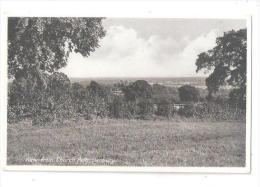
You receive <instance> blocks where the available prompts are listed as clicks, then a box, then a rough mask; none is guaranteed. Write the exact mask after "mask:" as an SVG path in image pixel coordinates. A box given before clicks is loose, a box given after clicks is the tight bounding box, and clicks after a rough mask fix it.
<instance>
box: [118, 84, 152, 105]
mask: <svg viewBox="0 0 260 187" xmlns="http://www.w3.org/2000/svg"><path fill="white" fill-rule="evenodd" d="M123 92H124V95H125V99H126V101H136V100H138V99H141V100H142V99H150V98H152V95H153V92H152V87H151V85H150V84H149V83H148V82H146V81H145V80H138V81H135V82H134V83H133V84H131V85H129V86H126V87H124V89H123Z"/></svg>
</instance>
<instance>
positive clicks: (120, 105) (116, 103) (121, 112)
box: [109, 96, 130, 119]
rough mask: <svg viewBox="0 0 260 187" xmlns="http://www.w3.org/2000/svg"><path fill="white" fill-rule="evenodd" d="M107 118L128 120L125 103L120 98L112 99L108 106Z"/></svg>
mask: <svg viewBox="0 0 260 187" xmlns="http://www.w3.org/2000/svg"><path fill="white" fill-rule="evenodd" d="M109 116H110V117H111V118H117V119H118V118H129V117H130V116H129V114H128V108H127V103H126V101H125V100H124V98H122V97H120V96H116V97H114V99H113V101H112V103H110V105H109Z"/></svg>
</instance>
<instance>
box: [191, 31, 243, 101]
mask: <svg viewBox="0 0 260 187" xmlns="http://www.w3.org/2000/svg"><path fill="white" fill-rule="evenodd" d="M246 59H247V30H246V29H241V30H238V31H234V30H232V31H229V32H225V33H224V35H223V36H221V37H218V38H217V39H216V46H215V47H214V48H213V49H211V50H208V51H206V52H203V53H200V54H199V55H198V58H197V60H196V66H197V70H196V71H197V72H198V71H200V70H202V69H204V70H206V71H208V72H211V74H210V75H209V77H208V78H207V79H206V85H207V88H208V91H209V95H208V98H209V99H210V98H211V97H212V94H213V93H215V92H217V91H218V90H219V88H220V86H222V85H229V86H232V87H233V88H234V90H236V91H237V92H240V95H239V96H240V100H243V101H244V103H245V95H246ZM232 95H234V94H231V96H232Z"/></svg>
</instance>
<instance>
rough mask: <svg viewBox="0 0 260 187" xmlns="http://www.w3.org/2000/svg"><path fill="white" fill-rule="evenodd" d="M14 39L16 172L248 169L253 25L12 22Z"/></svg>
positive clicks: (11, 131)
mask: <svg viewBox="0 0 260 187" xmlns="http://www.w3.org/2000/svg"><path fill="white" fill-rule="evenodd" d="M7 33H8V42H7V44H8V58H7V60H8V62H7V64H8V101H7V102H8V106H7V115H8V117H7V120H8V124H7V165H10V166H19V165H20V166H24V165H25V166H27V165H28V166H104V167H107V166H124V167H129V166H130V167H242V168H243V167H246V130H247V127H248V125H250V124H248V123H247V120H248V119H247V112H248V111H247V110H248V107H247V106H248V102H251V101H250V100H248V93H247V85H248V80H249V78H248V76H247V72H248V71H247V70H248V69H247V67H248V66H247V64H248V62H247V54H248V53H247V51H248V45H247V44H248V38H247V20H246V19H224V18H221V19H206V18H203V19H202V18H201V19H198V18H118V17H117V18H113V17H9V18H8V31H7ZM249 106H250V103H249Z"/></svg>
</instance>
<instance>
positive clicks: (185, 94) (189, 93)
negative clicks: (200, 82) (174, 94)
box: [178, 85, 200, 102]
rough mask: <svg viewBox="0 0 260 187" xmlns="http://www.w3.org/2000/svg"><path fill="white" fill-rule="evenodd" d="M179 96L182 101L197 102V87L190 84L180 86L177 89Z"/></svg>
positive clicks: (198, 95)
mask: <svg viewBox="0 0 260 187" xmlns="http://www.w3.org/2000/svg"><path fill="white" fill-rule="evenodd" d="M178 91H179V97H180V100H181V101H184V102H191V101H192V102H197V101H199V98H200V93H199V90H198V89H197V88H195V87H194V86H190V85H184V86H181V87H180V88H179V89H178Z"/></svg>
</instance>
